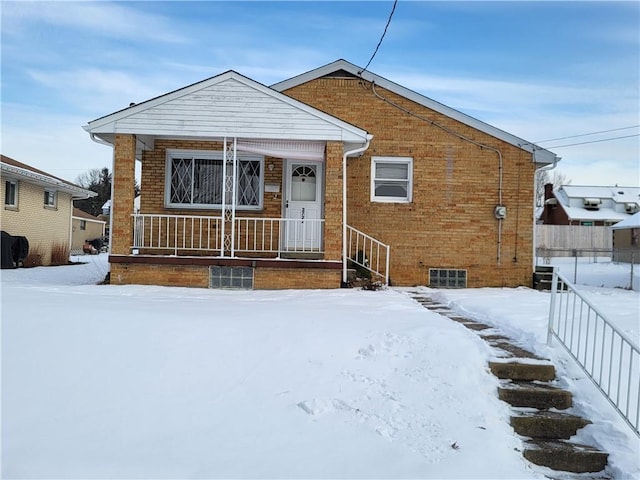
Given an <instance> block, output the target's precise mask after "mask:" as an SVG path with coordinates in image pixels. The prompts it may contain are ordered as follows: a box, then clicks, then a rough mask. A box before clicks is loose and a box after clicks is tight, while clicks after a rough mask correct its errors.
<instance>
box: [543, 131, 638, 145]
mask: <svg viewBox="0 0 640 480" xmlns="http://www.w3.org/2000/svg"><path fill="white" fill-rule="evenodd" d="M633 137H640V133H636V134H634V135H623V136H622V137H610V138H602V139H600V140H590V141H588V142H578V143H568V144H566V145H553V146H551V147H546V148H551V149H554V148H562V147H573V146H575V145H586V144H587V143H600V142H610V141H612V140H620V139H621V138H633Z"/></svg>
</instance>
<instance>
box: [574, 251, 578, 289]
mask: <svg viewBox="0 0 640 480" xmlns="http://www.w3.org/2000/svg"><path fill="white" fill-rule="evenodd" d="M573 257H574V258H575V259H576V260H575V262H574V265H573V283H574V284H575V283H578V250H576V249H574V250H573Z"/></svg>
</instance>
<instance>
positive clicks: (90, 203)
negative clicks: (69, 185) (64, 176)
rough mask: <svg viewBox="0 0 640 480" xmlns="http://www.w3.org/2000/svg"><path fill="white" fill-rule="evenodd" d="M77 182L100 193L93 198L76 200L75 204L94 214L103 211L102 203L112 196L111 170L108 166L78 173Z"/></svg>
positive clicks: (96, 214)
mask: <svg viewBox="0 0 640 480" xmlns="http://www.w3.org/2000/svg"><path fill="white" fill-rule="evenodd" d="M76 183H77V184H78V185H80V186H81V187H82V188H86V189H87V190H91V191H92V192H95V193H97V194H98V195H97V196H96V197H93V198H87V199H84V200H76V202H75V206H76V207H77V208H79V209H80V210H82V211H84V212H87V213H89V214H91V215H93V216H98V215H100V214H101V213H102V205H104V203H105V202H106V201H107V200H109V198H111V172H109V169H108V168H107V167H103V168H92V169H90V170H87V171H86V172H85V173H82V174H80V175H78V178H76Z"/></svg>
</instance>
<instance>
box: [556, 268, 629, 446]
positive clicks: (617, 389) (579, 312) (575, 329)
mask: <svg viewBox="0 0 640 480" xmlns="http://www.w3.org/2000/svg"><path fill="white" fill-rule="evenodd" d="M553 337H555V338H556V339H557V340H558V341H559V342H560V344H561V345H562V346H563V347H564V348H565V350H566V351H567V352H568V353H569V355H571V357H573V359H574V360H575V361H576V362H577V363H578V364H579V365H580V367H581V368H582V370H584V372H585V373H586V374H587V376H588V377H589V378H590V379H591V380H592V381H593V383H594V384H595V385H596V387H597V388H598V390H600V392H601V393H602V394H603V395H604V396H605V397H606V398H607V400H608V401H609V403H611V405H613V407H614V408H615V409H616V411H617V412H618V413H619V414H620V415H621V416H622V418H623V419H624V420H625V422H626V423H627V424H628V425H629V426H630V427H631V428H632V429H633V431H634V432H635V434H636V435H638V436H640V431H639V430H638V427H639V424H640V351H639V350H638V346H637V345H635V344H634V343H633V342H632V341H631V340H630V339H629V338H628V337H627V336H626V335H625V334H624V333H623V332H621V331H619V330H618V329H617V328H616V327H615V326H614V325H613V324H612V323H611V322H610V321H609V320H608V319H607V318H606V317H605V316H604V315H603V314H602V313H601V312H599V311H598V309H597V308H596V307H595V306H594V305H593V304H592V303H590V302H589V300H588V299H587V298H585V297H584V296H583V295H581V294H580V292H579V291H578V290H576V289H575V287H574V285H572V284H571V283H570V282H569V281H568V280H567V279H566V278H565V277H564V276H563V275H562V274H560V273H559V272H558V269H557V268H554V270H553V279H552V287H551V305H550V309H549V327H548V334H547V343H548V344H549V345H551V342H552V339H553Z"/></svg>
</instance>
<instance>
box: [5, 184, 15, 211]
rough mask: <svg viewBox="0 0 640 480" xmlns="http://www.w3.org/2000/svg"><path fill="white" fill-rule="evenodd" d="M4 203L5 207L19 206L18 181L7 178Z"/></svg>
mask: <svg viewBox="0 0 640 480" xmlns="http://www.w3.org/2000/svg"><path fill="white" fill-rule="evenodd" d="M4 187H5V189H4V205H5V207H17V206H18V182H14V181H12V180H6V181H5V182H4Z"/></svg>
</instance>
